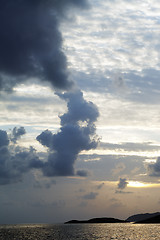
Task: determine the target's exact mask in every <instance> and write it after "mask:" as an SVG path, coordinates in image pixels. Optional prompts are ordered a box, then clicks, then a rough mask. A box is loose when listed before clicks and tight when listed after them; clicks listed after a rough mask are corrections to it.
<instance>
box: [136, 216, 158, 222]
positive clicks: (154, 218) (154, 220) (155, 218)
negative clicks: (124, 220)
mask: <svg viewBox="0 0 160 240" xmlns="http://www.w3.org/2000/svg"><path fill="white" fill-rule="evenodd" d="M142 223H144V224H147V223H148V224H151V223H154V224H155V223H160V215H157V216H154V217H151V218H147V219H144V220H141V221H137V222H135V224H142Z"/></svg>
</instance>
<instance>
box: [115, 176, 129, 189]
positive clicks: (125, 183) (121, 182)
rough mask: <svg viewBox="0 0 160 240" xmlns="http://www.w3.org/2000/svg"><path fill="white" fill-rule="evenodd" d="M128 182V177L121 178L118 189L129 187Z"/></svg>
mask: <svg viewBox="0 0 160 240" xmlns="http://www.w3.org/2000/svg"><path fill="white" fill-rule="evenodd" d="M127 184H128V182H127V179H126V178H120V179H119V183H118V185H117V187H118V189H124V188H126V187H127Z"/></svg>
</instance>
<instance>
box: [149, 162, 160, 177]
mask: <svg viewBox="0 0 160 240" xmlns="http://www.w3.org/2000/svg"><path fill="white" fill-rule="evenodd" d="M147 170H148V174H149V176H152V177H159V176H160V157H158V158H157V160H156V162H155V163H151V164H148V166H147Z"/></svg>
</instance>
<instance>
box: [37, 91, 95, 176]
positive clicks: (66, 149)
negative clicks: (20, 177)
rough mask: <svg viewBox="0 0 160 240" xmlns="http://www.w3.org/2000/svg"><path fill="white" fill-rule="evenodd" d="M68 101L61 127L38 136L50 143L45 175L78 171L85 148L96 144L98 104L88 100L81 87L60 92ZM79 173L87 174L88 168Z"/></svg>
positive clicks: (66, 174)
mask: <svg viewBox="0 0 160 240" xmlns="http://www.w3.org/2000/svg"><path fill="white" fill-rule="evenodd" d="M59 96H60V97H61V98H62V99H64V100H65V101H67V107H68V112H67V113H65V114H64V115H62V116H60V119H61V125H62V127H61V128H60V131H59V132H58V133H56V134H52V133H51V132H50V131H49V130H46V131H44V132H42V133H41V134H40V135H39V136H38V137H37V140H38V141H39V142H40V143H41V144H42V145H44V146H46V147H48V148H49V150H50V154H49V156H48V161H47V162H46V163H45V165H44V167H43V173H44V175H46V176H68V175H75V171H74V163H75V161H76V159H77V156H78V154H79V153H80V152H81V151H82V150H90V149H94V148H96V147H97V143H98V141H97V138H96V136H95V130H96V128H95V125H94V122H95V121H96V120H97V118H98V116H99V113H98V110H97V107H96V106H95V105H94V104H93V103H91V102H87V101H86V100H84V98H83V94H82V92H80V91H77V92H74V93H67V94H61V95H59ZM77 175H79V176H86V175H87V172H86V171H82V170H78V171H77Z"/></svg>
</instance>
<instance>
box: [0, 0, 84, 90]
mask: <svg viewBox="0 0 160 240" xmlns="http://www.w3.org/2000/svg"><path fill="white" fill-rule="evenodd" d="M86 6H87V1H86V0H82V1H78V0H65V1H64V0H60V1H55V0H51V1H49V0H47V1H46V0H42V1H38V0H36V1H31V0H22V1H20V0H14V1H13V0H8V1H1V2H0V29H1V30H0V52H1V55H0V89H1V90H7V91H9V90H11V89H12V87H13V86H15V85H16V84H18V83H20V82H22V81H24V80H26V79H27V78H30V77H38V78H39V79H41V80H42V81H47V82H49V83H50V84H51V85H52V86H54V87H56V88H60V89H67V88H69V87H70V86H71V81H70V80H69V78H68V72H67V61H66V57H65V55H64V53H63V51H62V36H61V33H60V31H59V21H60V18H61V17H63V16H65V12H66V10H67V9H69V8H70V7H81V8H83V7H86Z"/></svg>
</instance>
